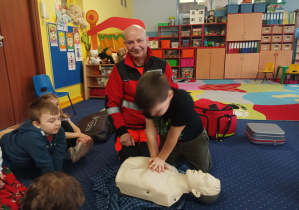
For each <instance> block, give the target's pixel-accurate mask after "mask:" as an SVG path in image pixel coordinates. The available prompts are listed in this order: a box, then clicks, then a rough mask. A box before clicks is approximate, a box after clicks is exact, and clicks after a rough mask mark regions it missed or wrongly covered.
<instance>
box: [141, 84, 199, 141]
mask: <svg viewBox="0 0 299 210" xmlns="http://www.w3.org/2000/svg"><path fill="white" fill-rule="evenodd" d="M171 89H172V90H173V97H172V99H171V101H170V104H169V108H168V109H167V111H166V112H165V114H164V115H163V116H162V118H163V120H164V121H165V122H168V126H185V128H184V129H183V131H182V133H181V135H180V137H179V142H182V141H191V140H193V139H195V138H196V137H197V136H199V135H200V134H201V133H202V132H203V130H204V127H203V125H202V121H201V119H200V117H199V115H198V113H197V112H196V111H195V110H194V101H193V99H192V97H191V96H190V95H189V93H187V92H186V91H185V90H180V89H175V88H171ZM144 115H145V117H147V118H150V119H152V118H153V117H151V116H150V115H149V114H147V113H144Z"/></svg>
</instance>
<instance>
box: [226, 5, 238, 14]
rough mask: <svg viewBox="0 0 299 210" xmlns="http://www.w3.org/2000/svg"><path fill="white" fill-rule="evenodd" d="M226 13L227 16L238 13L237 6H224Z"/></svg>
mask: <svg viewBox="0 0 299 210" xmlns="http://www.w3.org/2000/svg"><path fill="white" fill-rule="evenodd" d="M226 13H227V14H232V13H239V4H229V5H226Z"/></svg>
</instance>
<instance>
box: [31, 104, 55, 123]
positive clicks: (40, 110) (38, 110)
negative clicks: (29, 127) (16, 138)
mask: <svg viewBox="0 0 299 210" xmlns="http://www.w3.org/2000/svg"><path fill="white" fill-rule="evenodd" d="M59 112H60V109H59V107H57V106H56V105H55V104H54V103H52V102H51V101H47V100H39V99H38V100H36V101H35V102H33V103H32V104H31V105H30V107H29V119H30V120H31V121H37V122H39V123H40V118H41V116H42V114H44V113H49V114H51V115H57V114H59Z"/></svg>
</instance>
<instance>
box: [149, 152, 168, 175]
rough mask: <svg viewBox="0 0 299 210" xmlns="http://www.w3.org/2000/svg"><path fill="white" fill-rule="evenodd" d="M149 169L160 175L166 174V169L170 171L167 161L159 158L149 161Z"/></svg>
mask: <svg viewBox="0 0 299 210" xmlns="http://www.w3.org/2000/svg"><path fill="white" fill-rule="evenodd" d="M147 168H148V169H149V170H152V171H156V172H158V173H160V172H164V169H168V167H167V166H166V164H165V161H164V160H162V159H161V158H159V157H158V156H156V157H154V158H151V159H150V160H149V163H148V167H147Z"/></svg>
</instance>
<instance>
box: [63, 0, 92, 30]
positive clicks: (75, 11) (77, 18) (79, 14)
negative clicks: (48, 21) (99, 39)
mask: <svg viewBox="0 0 299 210" xmlns="http://www.w3.org/2000/svg"><path fill="white" fill-rule="evenodd" d="M66 14H67V15H68V16H70V17H71V18H72V21H73V23H74V24H75V25H78V26H80V28H82V29H84V28H86V27H87V26H88V23H87V22H86V20H85V19H84V11H83V10H82V9H81V8H80V7H79V6H78V5H76V4H70V6H69V9H68V10H67V11H66Z"/></svg>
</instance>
